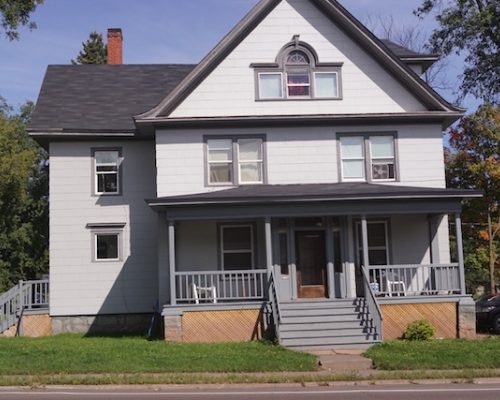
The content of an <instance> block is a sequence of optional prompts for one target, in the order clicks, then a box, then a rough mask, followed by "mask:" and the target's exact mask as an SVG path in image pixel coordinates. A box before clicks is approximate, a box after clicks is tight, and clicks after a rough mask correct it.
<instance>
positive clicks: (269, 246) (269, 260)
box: [264, 217, 273, 278]
mask: <svg viewBox="0 0 500 400" xmlns="http://www.w3.org/2000/svg"><path fill="white" fill-rule="evenodd" d="M264 228H265V236H266V268H267V276H268V278H270V277H271V272H272V270H273V240H272V235H271V218H269V217H266V218H265V219H264Z"/></svg>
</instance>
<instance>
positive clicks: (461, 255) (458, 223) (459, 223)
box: [455, 212, 465, 294]
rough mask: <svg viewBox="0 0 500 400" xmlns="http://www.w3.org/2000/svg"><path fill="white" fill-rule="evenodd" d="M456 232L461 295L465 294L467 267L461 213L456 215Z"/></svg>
mask: <svg viewBox="0 0 500 400" xmlns="http://www.w3.org/2000/svg"><path fill="white" fill-rule="evenodd" d="M455 230H456V238H457V259H458V272H459V275H460V293H462V294H465V267H464V250H463V247H462V218H461V217H460V213H459V212H457V213H455Z"/></svg>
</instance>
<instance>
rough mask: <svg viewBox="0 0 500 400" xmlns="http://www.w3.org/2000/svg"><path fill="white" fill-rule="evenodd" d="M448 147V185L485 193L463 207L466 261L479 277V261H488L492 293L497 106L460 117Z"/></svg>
mask: <svg viewBox="0 0 500 400" xmlns="http://www.w3.org/2000/svg"><path fill="white" fill-rule="evenodd" d="M450 146H451V150H448V151H447V152H446V158H445V159H446V167H447V168H446V169H447V180H448V185H449V186H450V187H456V188H462V189H479V190H482V191H483V192H484V196H483V197H482V198H481V199H475V200H472V201H470V202H469V203H468V204H467V205H466V206H465V207H464V210H463V214H464V223H465V228H466V229H467V232H466V235H464V237H467V236H470V240H471V241H473V242H474V243H475V248H476V250H475V251H474V256H475V258H474V259H470V260H469V261H470V262H471V267H473V269H474V270H475V271H476V272H475V273H476V275H477V276H480V275H481V271H479V270H478V266H479V265H481V263H482V261H481V260H483V261H484V260H485V259H487V267H486V270H487V271H488V274H489V288H490V290H491V291H492V292H494V291H495V282H497V281H498V279H499V276H498V271H496V270H497V269H498V267H499V266H500V262H499V257H498V255H499V254H500V240H499V239H500V212H499V201H500V155H499V154H500V106H498V105H497V106H491V105H489V104H485V105H483V106H481V107H479V109H478V110H477V111H476V112H475V113H474V114H472V115H470V116H467V117H464V118H462V119H461V121H460V123H459V124H458V126H457V127H456V128H452V129H451V130H450ZM467 246H468V247H469V248H470V247H471V245H470V243H469V244H467V245H464V247H467ZM483 246H484V247H485V248H486V250H487V251H486V252H485V251H484V250H482V249H481V248H482V247H483ZM472 247H474V246H472ZM483 265H484V264H483Z"/></svg>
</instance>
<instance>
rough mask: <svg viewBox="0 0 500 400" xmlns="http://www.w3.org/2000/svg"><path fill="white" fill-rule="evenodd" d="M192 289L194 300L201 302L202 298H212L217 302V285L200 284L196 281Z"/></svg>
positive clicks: (213, 301)
mask: <svg viewBox="0 0 500 400" xmlns="http://www.w3.org/2000/svg"><path fill="white" fill-rule="evenodd" d="M191 291H192V292H193V298H194V302H195V303H196V304H200V299H202V300H203V299H205V300H211V302H212V303H217V289H216V288H215V286H208V287H203V286H198V285H196V283H194V282H193V283H191Z"/></svg>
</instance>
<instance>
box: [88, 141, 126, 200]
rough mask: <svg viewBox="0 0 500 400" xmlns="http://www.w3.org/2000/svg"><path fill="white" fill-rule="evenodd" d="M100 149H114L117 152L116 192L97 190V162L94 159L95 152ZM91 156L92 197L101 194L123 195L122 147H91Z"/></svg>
mask: <svg viewBox="0 0 500 400" xmlns="http://www.w3.org/2000/svg"><path fill="white" fill-rule="evenodd" d="M100 151H116V152H117V153H118V165H117V179H116V182H117V185H118V190H117V191H116V192H98V191H97V181H98V180H97V163H96V159H95V153H97V152H100ZM90 157H91V176H92V178H91V192H90V193H91V195H92V196H93V197H101V196H122V195H123V149H122V147H92V148H91V149H90Z"/></svg>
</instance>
